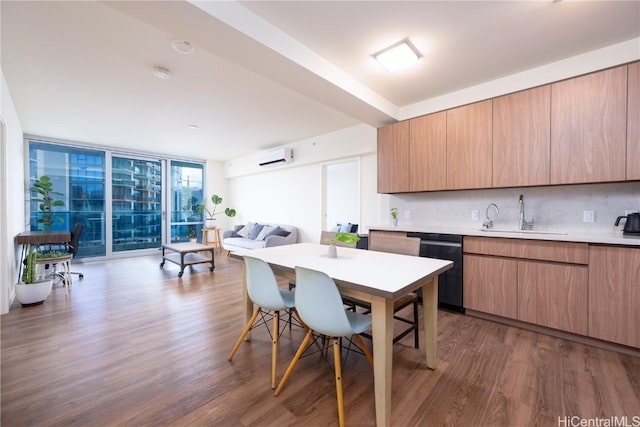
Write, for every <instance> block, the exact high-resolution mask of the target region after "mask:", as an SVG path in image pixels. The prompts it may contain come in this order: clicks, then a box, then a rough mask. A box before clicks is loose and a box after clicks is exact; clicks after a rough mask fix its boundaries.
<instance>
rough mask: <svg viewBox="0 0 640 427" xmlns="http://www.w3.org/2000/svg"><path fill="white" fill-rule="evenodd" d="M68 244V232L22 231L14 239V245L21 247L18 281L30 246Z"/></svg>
mask: <svg viewBox="0 0 640 427" xmlns="http://www.w3.org/2000/svg"><path fill="white" fill-rule="evenodd" d="M70 242H71V233H70V232H68V231H23V232H22V233H20V234H18V235H17V236H16V238H15V243H16V244H17V245H22V255H21V258H20V267H19V268H18V281H20V279H21V278H22V265H23V264H22V263H23V261H24V259H25V257H26V256H27V252H28V251H29V247H30V246H31V245H46V244H53V245H56V244H59V245H64V244H67V243H70Z"/></svg>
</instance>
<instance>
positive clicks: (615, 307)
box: [589, 245, 640, 347]
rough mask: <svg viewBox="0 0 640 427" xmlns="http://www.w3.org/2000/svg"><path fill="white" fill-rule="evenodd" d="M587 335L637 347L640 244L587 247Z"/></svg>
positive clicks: (639, 304) (639, 306) (639, 332)
mask: <svg viewBox="0 0 640 427" xmlns="http://www.w3.org/2000/svg"><path fill="white" fill-rule="evenodd" d="M589 336H591V337H594V338H599V339H603V340H606V341H613V342H616V343H619V344H623V345H628V346H632V347H640V248H628V247H620V246H597V245H592V246H591V247H590V251H589Z"/></svg>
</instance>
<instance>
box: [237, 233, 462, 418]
mask: <svg viewBox="0 0 640 427" xmlns="http://www.w3.org/2000/svg"><path fill="white" fill-rule="evenodd" d="M327 248H328V247H327V246H326V245H319V244H312V243H298V244H293V245H284V246H275V247H271V248H264V249H253V250H251V251H246V252H237V253H236V254H237V255H249V256H253V257H256V258H260V259H262V260H264V261H266V262H267V263H269V265H271V268H272V269H273V271H274V273H276V274H278V275H281V276H284V277H287V278H289V279H294V278H295V267H296V266H300V267H306V268H310V269H314V270H318V271H322V272H324V273H326V274H328V275H329V276H330V277H332V278H333V279H334V280H335V282H336V284H337V285H338V287H339V288H340V292H341V293H342V295H344V296H346V297H353V298H357V299H360V300H363V301H367V302H369V303H370V304H371V317H372V321H373V324H372V327H371V329H372V334H371V335H372V337H373V376H374V389H375V406H376V425H378V426H390V425H391V384H392V383H391V374H392V365H393V301H394V300H396V299H398V298H400V297H401V296H403V295H405V294H407V293H409V292H413V291H415V290H417V289H420V288H421V289H422V299H423V310H424V325H423V331H424V334H425V337H424V338H425V341H424V342H425V345H424V346H425V348H426V350H425V353H426V358H425V360H426V365H427V367H429V368H431V369H435V367H436V353H437V330H438V329H437V328H438V275H440V273H443V272H445V271H447V270H449V269H450V268H451V267H452V266H453V263H452V262H451V261H444V260H439V259H433V258H422V257H414V256H408V255H398V254H392V253H387V252H376V251H366V250H362V249H352V248H343V247H340V248H338V258H329V257H327ZM243 312H244V319H245V323H246V322H248V321H249V319H250V318H251V314H252V312H253V303H252V302H251V300H250V299H249V296H248V295H247V289H246V283H244V284H243Z"/></svg>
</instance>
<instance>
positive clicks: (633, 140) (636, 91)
mask: <svg viewBox="0 0 640 427" xmlns="http://www.w3.org/2000/svg"><path fill="white" fill-rule="evenodd" d="M628 72H629V80H628V86H629V87H628V90H627V93H628V97H627V103H628V104H627V179H628V180H635V179H640V62H634V63H633V64H629V70H628Z"/></svg>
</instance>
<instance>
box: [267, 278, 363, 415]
mask: <svg viewBox="0 0 640 427" xmlns="http://www.w3.org/2000/svg"><path fill="white" fill-rule="evenodd" d="M295 305H296V311H297V313H298V315H299V316H300V319H301V320H302V321H303V322H304V323H305V324H306V325H307V327H308V328H309V330H308V331H307V334H306V336H305V337H304V340H303V341H302V343H301V344H300V347H298V350H297V351H296V354H295V356H294V357H293V359H292V360H291V363H290V364H289V367H288V368H287V370H286V372H285V373H284V375H283V376H282V380H280V384H278V388H277V389H276V391H275V395H276V396H278V395H279V394H280V392H281V391H282V388H283V387H284V385H285V383H286V382H287V380H288V379H289V376H291V373H292V372H293V369H294V368H295V366H296V364H297V363H298V360H299V359H300V356H302V353H304V351H305V350H306V349H307V347H308V346H309V342H310V341H311V339H312V338H313V335H314V333H317V334H321V335H325V336H327V337H331V338H333V339H332V341H333V360H334V370H335V377H336V396H337V401H338V420H339V422H340V426H341V427H342V426H344V399H343V394H342V362H341V356H340V338H343V337H347V338H348V337H351V336H353V338H354V340H355V343H356V345H357V346H358V347H360V350H362V352H363V353H364V354H365V356H366V357H367V359H368V360H369V363H371V365H372V366H373V356H372V355H371V352H370V351H369V349H368V348H367V346H366V345H365V344H364V342H363V341H362V338H360V334H361V333H362V332H364V331H366V330H368V329H370V328H371V316H370V315H367V314H362V313H356V312H354V311H351V310H347V309H345V308H344V305H343V303H342V296H341V295H340V291H338V287H337V286H336V284H335V282H334V281H333V279H331V278H330V277H329V276H327V275H326V274H325V273H322V272H320V271H315V270H310V269H307V268H302V267H296V291H295Z"/></svg>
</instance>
